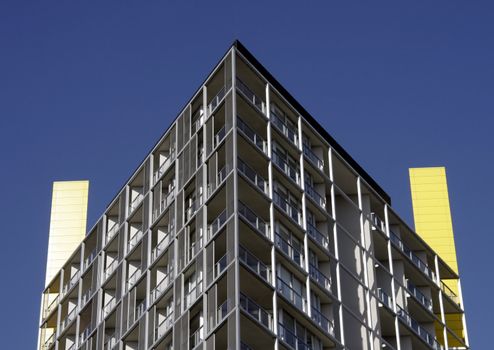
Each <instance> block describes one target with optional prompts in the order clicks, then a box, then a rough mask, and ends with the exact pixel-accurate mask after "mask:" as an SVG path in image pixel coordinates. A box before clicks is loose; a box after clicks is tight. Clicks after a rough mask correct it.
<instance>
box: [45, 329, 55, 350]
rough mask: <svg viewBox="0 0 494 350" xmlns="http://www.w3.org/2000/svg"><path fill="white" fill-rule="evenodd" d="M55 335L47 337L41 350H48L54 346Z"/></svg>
mask: <svg viewBox="0 0 494 350" xmlns="http://www.w3.org/2000/svg"><path fill="white" fill-rule="evenodd" d="M55 334H56V333H53V334H52V335H50V336H49V337H48V339H46V340H45V343H44V344H43V346H42V349H43V350H48V349H50V347H51V346H52V345H54V344H55Z"/></svg>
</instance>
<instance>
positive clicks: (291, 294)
mask: <svg viewBox="0 0 494 350" xmlns="http://www.w3.org/2000/svg"><path fill="white" fill-rule="evenodd" d="M300 285H303V283H300ZM276 289H277V290H278V292H279V293H280V294H281V295H283V296H284V297H285V298H287V299H288V300H289V301H290V302H292V303H293V305H295V306H296V307H297V308H299V309H300V310H302V311H304V312H305V311H306V308H307V300H306V299H305V297H304V296H303V295H302V294H300V293H299V292H297V291H296V290H295V289H293V288H292V287H291V286H290V285H289V284H288V283H286V282H285V281H283V279H282V278H281V277H280V276H278V277H277V283H276Z"/></svg>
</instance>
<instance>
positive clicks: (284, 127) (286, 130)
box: [270, 104, 298, 146]
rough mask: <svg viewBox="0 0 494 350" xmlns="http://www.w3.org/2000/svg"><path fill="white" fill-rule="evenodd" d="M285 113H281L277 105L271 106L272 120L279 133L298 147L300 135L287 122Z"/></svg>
mask: <svg viewBox="0 0 494 350" xmlns="http://www.w3.org/2000/svg"><path fill="white" fill-rule="evenodd" d="M283 114H284V113H283V112H282V111H280V110H279V109H278V108H277V107H275V105H273V104H272V105H271V114H270V119H271V123H272V124H273V125H274V127H275V128H276V129H278V131H279V132H281V133H282V134H283V135H285V137H286V138H287V139H288V140H290V142H292V143H293V144H294V145H295V146H297V145H298V135H297V130H296V129H295V128H294V127H293V126H291V125H289V124H288V123H286V122H285V118H284V116H283Z"/></svg>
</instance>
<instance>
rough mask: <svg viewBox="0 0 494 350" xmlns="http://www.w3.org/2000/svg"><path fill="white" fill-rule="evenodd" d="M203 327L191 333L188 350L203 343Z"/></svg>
mask: <svg viewBox="0 0 494 350" xmlns="http://www.w3.org/2000/svg"><path fill="white" fill-rule="evenodd" d="M203 337H204V334H203V326H201V327H199V328H198V329H196V330H195V331H194V333H192V335H191V336H190V349H191V350H192V349H194V348H195V347H196V346H198V345H199V344H200V343H201V342H202V341H203Z"/></svg>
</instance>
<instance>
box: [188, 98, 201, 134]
mask: <svg viewBox="0 0 494 350" xmlns="http://www.w3.org/2000/svg"><path fill="white" fill-rule="evenodd" d="M190 119H191V120H192V122H191V124H190V133H191V135H192V134H195V132H196V131H197V130H199V129H200V128H201V126H202V125H203V124H204V111H203V109H202V105H201V107H199V108H197V109H196V110H195V112H193V113H192V118H190Z"/></svg>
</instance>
